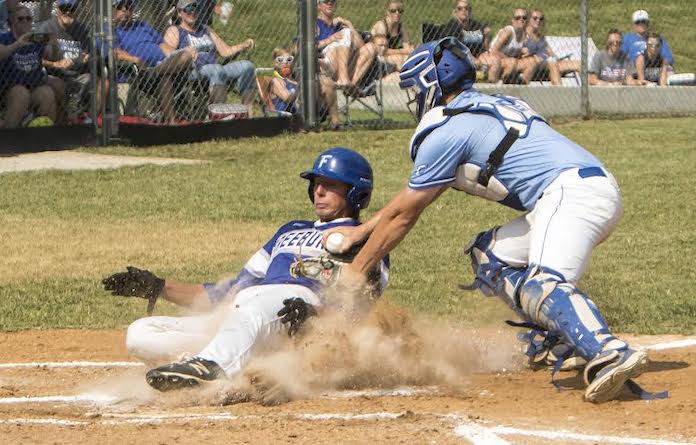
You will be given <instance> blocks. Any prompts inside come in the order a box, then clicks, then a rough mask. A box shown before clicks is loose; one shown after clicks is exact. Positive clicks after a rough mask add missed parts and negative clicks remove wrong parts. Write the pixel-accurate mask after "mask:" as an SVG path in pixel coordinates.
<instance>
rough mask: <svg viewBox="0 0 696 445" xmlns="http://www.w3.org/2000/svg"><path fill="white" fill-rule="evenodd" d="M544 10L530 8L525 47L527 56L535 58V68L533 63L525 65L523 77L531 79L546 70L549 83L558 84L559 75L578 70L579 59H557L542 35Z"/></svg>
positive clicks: (559, 82) (559, 80)
mask: <svg viewBox="0 0 696 445" xmlns="http://www.w3.org/2000/svg"><path fill="white" fill-rule="evenodd" d="M544 20H545V17H544V11H542V10H541V9H532V10H531V12H530V16H529V21H528V24H527V42H526V43H525V47H526V48H527V50H528V53H529V56H530V57H534V59H535V60H536V69H533V68H535V67H534V66H533V64H528V65H527V68H526V69H527V72H525V73H523V75H524V76H525V78H527V79H532V78H534V77H536V76H539V75H540V73H541V74H544V71H547V72H548V76H549V79H550V80H551V85H560V84H561V76H562V75H564V74H566V73H569V72H572V71H580V61H579V60H568V59H565V60H558V59H556V54H554V52H553V49H552V48H551V46H550V45H549V43H548V42H547V41H546V36H545V35H544Z"/></svg>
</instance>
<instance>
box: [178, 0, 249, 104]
mask: <svg viewBox="0 0 696 445" xmlns="http://www.w3.org/2000/svg"><path fill="white" fill-rule="evenodd" d="M176 8H177V14H178V17H179V24H178V25H174V26H170V27H169V28H167V31H166V32H165V34H164V43H165V44H167V45H168V46H169V47H171V48H175V49H177V50H183V49H192V50H193V53H194V60H195V62H194V64H195V71H194V76H203V77H205V78H207V79H208V83H209V85H210V98H209V99H210V103H225V102H227V92H228V85H229V84H230V83H235V84H236V86H237V89H238V90H239V93H240V95H241V97H242V103H243V104H244V105H245V106H246V108H247V110H248V112H249V116H250V117H251V116H252V114H253V106H254V99H255V98H256V82H255V80H256V73H255V68H254V64H253V63H251V62H250V61H248V60H234V61H231V62H228V63H226V64H224V65H221V64H219V63H217V56H218V55H220V56H222V57H234V56H236V55H237V54H239V53H241V52H243V51H246V50H249V49H252V48H253V47H254V40H252V39H246V40H245V41H244V42H242V43H240V44H238V45H233V46H230V45H228V44H227V43H226V42H225V41H224V40H223V39H222V38H221V37H220V36H219V35H218V34H217V33H216V32H215V31H213V29H212V28H211V27H210V26H208V25H198V4H197V3H196V0H179V1H178V2H177V4H176Z"/></svg>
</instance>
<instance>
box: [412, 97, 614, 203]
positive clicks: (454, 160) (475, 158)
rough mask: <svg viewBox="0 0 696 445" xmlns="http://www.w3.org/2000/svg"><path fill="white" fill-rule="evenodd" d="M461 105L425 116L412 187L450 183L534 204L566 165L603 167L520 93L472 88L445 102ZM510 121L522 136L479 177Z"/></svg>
mask: <svg viewBox="0 0 696 445" xmlns="http://www.w3.org/2000/svg"><path fill="white" fill-rule="evenodd" d="M463 107H469V109H468V110H467V111H466V112H464V113H462V114H458V115H456V116H446V115H444V114H443V111H444V109H445V107H436V108H434V109H432V110H431V111H429V112H428V113H427V114H426V115H425V116H423V119H422V120H421V123H420V125H419V126H418V128H417V129H416V133H415V134H414V136H413V138H412V140H411V147H410V149H411V158H412V159H413V160H414V168H413V172H412V173H411V178H410V180H409V187H411V188H412V189H424V188H428V187H435V186H440V185H449V186H451V187H453V188H455V189H457V190H461V191H464V192H466V193H469V194H472V195H476V196H481V197H484V198H486V199H490V200H493V201H497V202H500V203H501V204H503V205H506V206H508V207H512V208H514V209H518V210H530V209H532V208H533V207H534V204H535V203H536V201H537V199H539V197H540V196H541V194H542V193H543V192H544V189H546V187H547V186H548V185H549V184H550V183H551V182H553V180H554V179H556V177H557V176H558V175H559V174H560V173H561V172H563V171H564V170H568V169H571V168H584V167H602V163H601V162H600V161H599V160H598V159H597V158H595V157H594V156H593V155H592V154H590V153H589V152H588V151H587V150H585V149H584V148H582V147H580V146H579V145H578V144H576V143H575V142H573V141H571V140H570V139H568V138H566V137H565V136H563V135H562V134H560V133H558V132H557V131H555V130H554V129H552V128H551V127H550V126H549V125H548V124H547V123H546V121H544V119H543V118H542V117H541V116H539V115H538V114H536V112H535V111H534V110H532V109H531V108H530V107H529V105H527V104H526V103H525V102H524V101H522V100H520V99H517V98H514V97H507V96H490V95H487V94H483V93H480V92H479V91H477V90H475V89H469V90H467V91H465V92H463V93H461V94H460V95H459V96H457V97H456V98H455V99H454V100H453V101H452V102H450V103H449V104H448V105H447V107H446V108H450V109H457V108H463ZM511 127H512V128H516V129H517V130H518V131H519V134H520V136H519V139H517V140H516V141H515V142H514V143H513V144H512V146H511V147H510V149H509V150H508V152H507V153H506V154H505V157H504V158H503V162H502V164H501V165H500V167H498V168H497V169H496V170H495V172H494V174H493V176H492V177H491V178H490V181H489V182H488V185H487V186H486V187H484V186H483V185H481V184H479V183H478V182H477V179H478V176H479V172H480V171H481V169H482V168H485V166H486V162H487V161H488V158H489V156H490V155H491V152H493V150H494V149H495V148H496V147H497V145H498V144H499V143H500V141H502V140H503V138H504V137H505V135H506V133H507V131H508V129H509V128H511Z"/></svg>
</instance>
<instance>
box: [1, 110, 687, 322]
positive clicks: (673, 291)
mask: <svg viewBox="0 0 696 445" xmlns="http://www.w3.org/2000/svg"><path fill="white" fill-rule="evenodd" d="M692 127H693V119H687V118H684V119H643V120H625V121H616V122H611V121H587V122H571V123H565V124H559V125H557V128H558V129H560V131H562V132H563V133H564V134H566V135H568V136H569V137H571V138H572V139H574V140H577V141H578V142H580V143H581V144H582V145H584V146H586V147H587V148H588V149H590V150H591V151H592V152H594V153H596V154H597V155H598V156H599V157H600V158H602V159H603V161H604V162H605V164H606V165H607V166H608V167H609V168H610V169H611V170H612V171H613V172H614V174H615V175H616V177H617V179H618V180H619V183H620V184H621V186H622V189H623V192H624V204H625V216H624V219H623V221H622V223H621V224H620V226H619V228H618V229H617V230H616V232H615V233H614V235H613V236H612V237H611V238H610V239H609V240H608V241H607V242H606V243H604V244H603V245H602V246H600V247H599V248H598V249H597V250H596V252H595V255H594V258H593V263H592V265H591V267H590V269H589V271H588V273H587V274H586V276H585V278H584V280H583V282H582V288H583V289H585V290H586V291H587V292H588V293H589V295H590V296H591V297H592V298H593V299H594V300H595V301H596V302H597V303H598V305H599V306H600V308H601V309H602V310H603V312H604V314H605V315H606V317H607V318H608V320H609V322H610V324H611V326H612V327H613V328H615V329H616V330H618V331H628V332H636V333H668V332H669V333H694V332H696V290H694V289H696V272H694V269H693V264H694V262H693V258H694V257H695V256H696V235H695V234H696V223H695V222H694V219H693V215H694V214H696V212H695V211H694V210H695V207H696V205H695V204H694V201H693V197H692V196H691V195H692V194H693V191H694V190H696V179H695V177H694V175H693V166H694V165H696V152H694V150H693V130H692ZM410 135H411V131H410V130H393V131H349V132H343V133H322V134H313V133H312V134H306V135H289V136H281V137H277V138H272V139H259V138H250V139H244V140H238V141H213V142H208V143H202V144H194V145H183V146H181V145H180V146H164V147H157V148H150V149H136V148H129V147H111V148H107V149H99V150H94V149H93V150H91V151H98V152H100V153H109V154H128V155H136V156H165V157H182V158H193V159H205V160H208V161H210V162H208V163H205V164H201V165H193V166H168V167H155V166H144V167H135V168H124V169H119V170H104V171H93V172H87V171H82V172H77V171H75V172H58V171H53V172H51V171H46V172H36V173H16V174H4V175H0V190H2V194H0V246H1V251H2V255H0V271H2V273H1V274H0V330H16V329H30V328H63V327H97V328H98V327H104V328H106V327H123V326H125V325H127V324H128V323H129V322H131V321H133V320H134V319H135V318H136V317H138V316H142V314H143V312H144V308H145V304H144V302H143V301H142V300H130V299H125V298H119V297H112V296H111V295H109V294H107V293H106V292H104V291H102V290H101V289H100V285H99V280H100V279H101V278H102V277H104V276H106V275H108V274H110V273H113V272H115V271H118V270H121V269H123V268H124V267H125V266H126V265H127V264H135V265H138V266H140V267H145V268H148V269H150V270H152V271H154V272H156V273H158V274H161V275H162V276H166V277H171V278H177V279H180V280H183V281H191V282H202V281H205V280H216V279H219V278H222V277H228V276H231V275H234V274H235V273H236V272H237V271H238V270H239V268H240V267H241V266H242V265H243V264H244V262H245V261H246V259H247V258H248V257H249V256H250V255H251V254H252V253H253V252H254V251H255V250H256V249H257V248H258V247H259V246H260V245H261V243H263V242H264V241H265V240H266V239H267V238H268V237H270V236H271V235H272V234H273V232H274V230H275V229H276V228H277V226H279V225H280V224H282V223H283V222H285V221H286V220H288V219H295V218H312V213H311V207H310V206H309V203H308V200H307V194H306V183H305V182H304V181H303V180H301V179H300V178H299V177H298V172H299V171H300V170H302V169H304V168H307V167H309V166H310V165H311V163H312V161H313V159H314V157H315V156H316V154H317V153H318V152H319V151H321V150H323V149H324V148H327V147H329V146H334V145H345V146H349V147H354V148H357V149H359V150H360V151H361V152H363V153H364V154H365V155H366V156H367V157H368V158H369V159H370V161H371V162H372V164H373V166H374V169H375V174H376V187H377V189H376V191H375V194H374V198H373V200H372V206H371V208H370V209H369V210H368V212H367V215H365V216H369V214H370V213H371V211H374V210H375V209H378V208H380V207H382V206H383V205H385V204H386V202H387V201H388V199H389V198H390V197H391V196H392V195H393V194H394V193H395V192H396V191H397V190H399V189H400V188H401V187H403V186H404V185H405V183H406V181H407V177H408V173H409V169H410V167H411V165H410V161H409V159H408V155H407V154H406V151H407V148H406V147H407V143H408V140H409V138H410ZM513 215H515V212H513V211H511V210H509V209H505V208H503V207H501V206H498V205H495V204H493V203H490V202H486V201H483V200H480V199H474V198H471V197H469V196H467V195H465V194H463V193H454V192H449V193H446V194H445V195H443V196H442V198H441V199H440V200H438V201H437V202H436V203H435V204H434V205H433V206H432V207H431V208H429V209H428V210H427V211H426V212H425V214H424V215H423V217H422V219H421V221H420V222H419V223H418V224H417V225H416V227H415V228H414V230H413V232H412V233H411V235H410V236H409V237H408V238H407V239H406V240H405V241H404V242H403V243H402V245H400V246H399V247H398V248H397V250H396V251H395V252H394V254H393V270H392V283H391V286H390V288H389V290H388V292H387V297H388V298H390V299H392V300H393V301H395V302H397V303H398V304H401V305H403V306H405V307H407V308H408V309H409V310H412V311H414V312H417V313H422V314H427V315H431V316H437V317H446V318H451V319H457V320H461V322H462V323H467V324H490V323H500V322H501V321H500V320H502V319H503V318H505V317H509V316H510V314H509V313H508V311H507V309H506V308H505V307H504V306H503V304H501V303H500V302H498V301H497V300H495V299H486V298H485V297H482V296H480V295H479V294H477V293H474V292H463V291H460V290H458V289H457V284H459V283H466V282H469V281H470V280H471V272H470V266H469V264H468V262H467V261H465V260H464V258H463V256H462V247H463V245H464V244H465V243H466V241H468V240H469V239H470V238H471V237H472V236H473V235H475V234H476V233H477V232H478V231H480V230H483V229H485V228H488V227H490V226H492V225H494V224H502V223H504V222H506V221H507V220H509V219H510V218H512V217H513ZM158 311H163V312H165V313H173V312H175V310H174V308H172V307H167V305H166V304H164V305H161V307H160V309H158Z"/></svg>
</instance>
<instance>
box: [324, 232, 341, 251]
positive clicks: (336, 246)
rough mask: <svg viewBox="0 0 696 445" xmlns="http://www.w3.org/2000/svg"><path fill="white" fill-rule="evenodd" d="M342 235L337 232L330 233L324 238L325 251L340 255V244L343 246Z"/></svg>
mask: <svg viewBox="0 0 696 445" xmlns="http://www.w3.org/2000/svg"><path fill="white" fill-rule="evenodd" d="M343 238H344V237H343V234H342V233H339V232H335V233H332V234H331V235H329V237H328V238H326V250H328V251H329V253H341V251H340V249H341V244H343Z"/></svg>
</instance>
